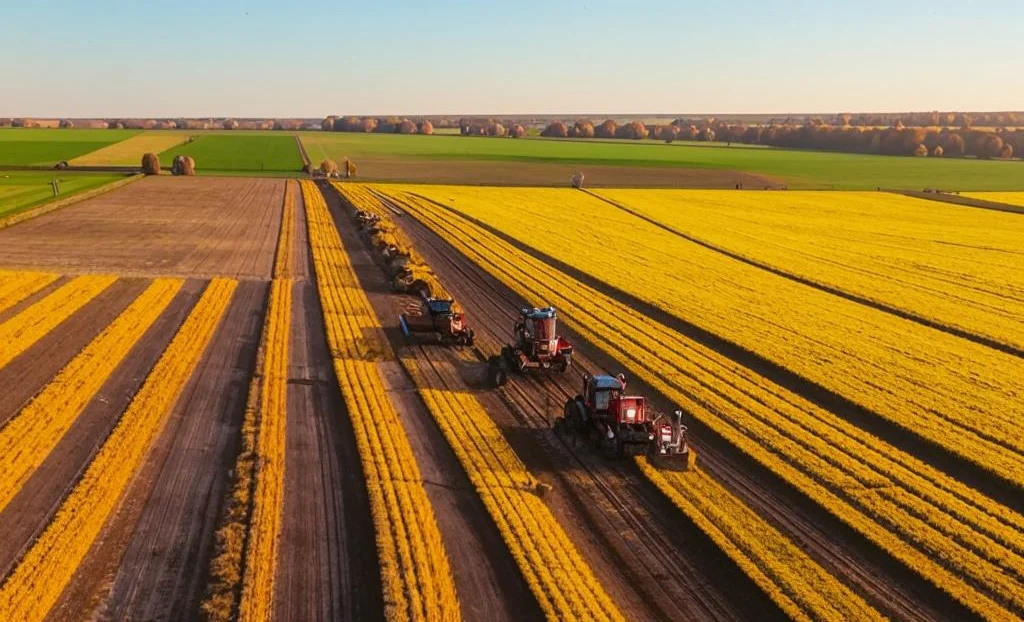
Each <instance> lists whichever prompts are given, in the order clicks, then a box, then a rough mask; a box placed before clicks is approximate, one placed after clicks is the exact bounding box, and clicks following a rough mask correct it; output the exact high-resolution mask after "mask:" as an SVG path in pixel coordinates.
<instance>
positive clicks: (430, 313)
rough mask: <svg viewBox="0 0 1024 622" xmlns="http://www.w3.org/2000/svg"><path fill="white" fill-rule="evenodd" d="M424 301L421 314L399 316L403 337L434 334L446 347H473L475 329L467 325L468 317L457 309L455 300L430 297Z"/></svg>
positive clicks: (425, 297) (426, 297)
mask: <svg viewBox="0 0 1024 622" xmlns="http://www.w3.org/2000/svg"><path fill="white" fill-rule="evenodd" d="M422 300H423V306H422V309H421V312H420V313H418V314H415V315H412V314H406V313H402V314H401V315H399V316H398V323H399V325H400V326H401V328H402V334H403V335H405V336H406V337H411V336H412V335H413V334H414V333H416V334H432V335H434V337H435V338H436V339H437V341H438V342H440V343H442V344H444V345H458V346H471V345H473V329H471V328H469V327H468V326H467V325H466V315H465V314H464V313H462V312H461V311H459V310H458V309H456V307H455V301H454V300H451V299H446V298H430V297H428V296H424V297H423V299H422Z"/></svg>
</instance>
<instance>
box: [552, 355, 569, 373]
mask: <svg viewBox="0 0 1024 622" xmlns="http://www.w3.org/2000/svg"><path fill="white" fill-rule="evenodd" d="M570 367H572V356H571V355H568V354H567V355H565V356H563V357H562V360H561V361H559V362H558V365H556V366H555V371H557V372H558V373H560V374H564V373H566V372H567V371H569V368H570Z"/></svg>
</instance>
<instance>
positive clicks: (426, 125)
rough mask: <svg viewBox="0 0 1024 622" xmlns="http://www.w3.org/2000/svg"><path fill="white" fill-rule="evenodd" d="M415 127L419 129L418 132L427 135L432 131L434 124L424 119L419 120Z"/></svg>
mask: <svg viewBox="0 0 1024 622" xmlns="http://www.w3.org/2000/svg"><path fill="white" fill-rule="evenodd" d="M416 129H418V130H419V133H420V134H426V135H428V136H429V135H430V134H433V133H434V124H433V123H431V122H430V121H428V120H427V119H424V120H422V121H420V125H419V127H418V128H416Z"/></svg>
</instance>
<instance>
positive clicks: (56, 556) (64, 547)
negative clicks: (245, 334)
mask: <svg viewBox="0 0 1024 622" xmlns="http://www.w3.org/2000/svg"><path fill="white" fill-rule="evenodd" d="M236 286H237V282H235V281H233V280H230V279H214V280H213V281H211V282H210V284H209V286H207V288H206V291H205V292H204V293H203V296H202V297H201V298H200V300H199V302H197V303H196V306H195V308H193V310H192V312H191V313H190V314H189V317H188V318H187V319H186V320H185V322H184V324H182V326H181V328H180V329H179V331H178V333H177V335H175V337H174V339H173V340H172V341H171V343H170V345H169V346H168V347H167V349H166V350H165V351H164V353H163V355H162V356H161V357H160V360H159V361H157V364H156V365H155V366H154V367H153V369H152V371H151V372H150V373H149V375H148V377H147V378H146V381H145V383H144V384H143V385H142V388H141V389H139V392H138V393H136V395H135V396H134V398H133V399H132V402H131V404H130V405H129V406H128V408H127V410H125V412H124V414H123V415H122V416H121V420H120V421H119V422H118V424H117V427H115V428H114V430H113V432H111V434H110V436H109V437H108V438H107V440H106V441H105V442H104V444H103V446H102V447H101V448H100V450H99V452H98V453H97V454H96V456H95V458H94V459H93V460H92V462H91V463H90V464H89V466H88V467H87V468H86V470H85V473H84V474H83V475H82V478H81V479H80V480H79V481H78V483H77V484H76V485H75V487H74V489H73V490H72V491H71V493H70V494H69V495H68V496H67V497H66V498H65V499H64V502H63V503H62V504H61V506H60V509H59V510H58V511H57V513H56V515H55V516H54V518H53V520H52V521H51V522H50V524H49V525H48V526H47V528H46V529H45V531H43V533H42V535H40V536H39V538H38V539H37V540H36V541H35V542H34V543H33V544H32V546H31V548H30V549H29V550H28V552H26V553H25V555H24V557H22V559H21V561H20V562H19V563H18V565H17V567H16V568H15V569H14V571H13V572H12V573H11V574H10V575H9V576H8V578H7V580H6V582H4V584H3V586H2V587H0V619H4V620H24V621H33V620H44V619H45V618H46V616H47V614H48V613H49V611H50V609H51V608H52V607H53V605H54V604H55V603H56V602H57V599H58V598H60V595H61V593H62V591H63V590H64V587H65V586H66V585H67V584H68V582H69V581H70V580H71V578H72V577H73V576H74V574H75V572H76V570H77V569H78V566H79V564H80V563H81V561H82V559H83V558H84V557H85V555H86V553H87V552H88V551H89V549H90V547H92V544H93V542H94V541H95V539H96V537H97V536H98V535H99V534H100V532H101V531H102V529H103V526H104V524H105V523H106V522H107V519H108V518H109V517H110V516H111V514H112V513H113V512H114V511H115V509H116V508H117V505H118V501H119V499H120V498H121V495H122V493H123V492H124V490H125V488H126V487H127V486H128V484H129V482H131V480H132V478H133V476H134V475H135V472H136V471H137V470H138V468H139V466H140V465H141V464H142V462H143V460H144V459H145V457H146V454H147V452H148V450H149V448H150V446H151V445H152V444H153V441H154V440H155V439H156V438H157V436H158V435H159V433H160V430H161V429H162V428H163V425H164V423H165V421H166V419H167V416H168V414H169V413H170V411H171V409H172V408H173V407H174V404H175V402H176V401H177V399H178V395H179V393H180V392H181V390H182V387H184V386H185V383H186V382H187V381H188V379H189V377H190V376H191V375H192V371H193V370H194V369H195V367H196V365H197V364H198V363H199V360H200V358H201V357H202V356H203V353H204V352H205V351H206V347H207V345H208V344H209V342H210V340H211V338H212V337H213V334H214V332H215V331H216V329H217V326H218V324H219V323H220V319H221V316H222V315H223V313H224V311H225V309H226V308H227V306H228V304H229V302H230V301H231V297H232V295H233V294H234V291H235V288H236Z"/></svg>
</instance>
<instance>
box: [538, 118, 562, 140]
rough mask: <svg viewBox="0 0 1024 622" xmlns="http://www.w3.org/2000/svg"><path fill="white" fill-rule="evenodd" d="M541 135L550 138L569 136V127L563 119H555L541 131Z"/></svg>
mask: <svg viewBox="0 0 1024 622" xmlns="http://www.w3.org/2000/svg"><path fill="white" fill-rule="evenodd" d="M540 135H541V136H546V137H548V138H566V137H568V136H569V128H568V127H567V126H566V125H565V123H562V122H561V121H555V122H553V123H551V124H550V125H548V126H547V127H546V128H544V131H543V132H541V133H540Z"/></svg>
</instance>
